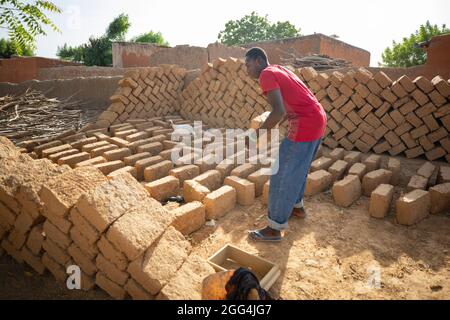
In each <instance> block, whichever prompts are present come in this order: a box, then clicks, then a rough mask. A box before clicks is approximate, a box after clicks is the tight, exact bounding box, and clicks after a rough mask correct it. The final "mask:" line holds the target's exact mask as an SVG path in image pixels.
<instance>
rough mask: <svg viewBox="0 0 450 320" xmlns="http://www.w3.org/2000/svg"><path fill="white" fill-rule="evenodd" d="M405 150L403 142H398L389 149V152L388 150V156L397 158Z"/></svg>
mask: <svg viewBox="0 0 450 320" xmlns="http://www.w3.org/2000/svg"><path fill="white" fill-rule="evenodd" d="M406 149H407V148H406V146H405V144H404V143H403V142H400V143H399V144H398V145H395V146H393V147H392V148H391V150H389V154H390V155H391V156H397V155H399V154H400V153H402V152H403V151H405V150H406Z"/></svg>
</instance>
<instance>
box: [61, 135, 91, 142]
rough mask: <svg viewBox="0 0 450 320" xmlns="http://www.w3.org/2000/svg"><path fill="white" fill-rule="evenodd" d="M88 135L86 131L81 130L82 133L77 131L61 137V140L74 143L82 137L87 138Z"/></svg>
mask: <svg viewBox="0 0 450 320" xmlns="http://www.w3.org/2000/svg"><path fill="white" fill-rule="evenodd" d="M85 138H86V135H85V134H84V132H80V133H76V134H73V135H70V136H67V137H64V138H61V141H62V142H64V143H72V142H75V141H78V140H81V139H85Z"/></svg>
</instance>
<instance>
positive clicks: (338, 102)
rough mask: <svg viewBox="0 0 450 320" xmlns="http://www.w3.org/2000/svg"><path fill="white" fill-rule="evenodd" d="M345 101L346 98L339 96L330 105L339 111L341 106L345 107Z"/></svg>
mask: <svg viewBox="0 0 450 320" xmlns="http://www.w3.org/2000/svg"><path fill="white" fill-rule="evenodd" d="M347 101H348V97H346V96H345V95H341V96H340V97H339V98H337V99H336V100H334V101H333V103H332V105H333V107H335V108H336V109H339V108H341V107H342V106H343V105H345V104H346V103H347Z"/></svg>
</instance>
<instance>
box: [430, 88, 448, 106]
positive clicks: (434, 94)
mask: <svg viewBox="0 0 450 320" xmlns="http://www.w3.org/2000/svg"><path fill="white" fill-rule="evenodd" d="M428 97H429V98H430V99H431V101H432V102H433V104H434V105H435V106H437V107H440V106H442V105H444V104H445V103H446V102H447V99H445V97H444V96H442V95H441V94H440V93H439V92H438V91H437V90H433V91H431V92H430V93H429V94H428Z"/></svg>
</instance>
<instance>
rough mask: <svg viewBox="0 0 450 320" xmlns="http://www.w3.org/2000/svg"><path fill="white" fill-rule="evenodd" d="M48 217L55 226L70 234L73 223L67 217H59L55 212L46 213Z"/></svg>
mask: <svg viewBox="0 0 450 320" xmlns="http://www.w3.org/2000/svg"><path fill="white" fill-rule="evenodd" d="M46 218H47V219H48V221H50V222H51V223H52V224H53V225H54V226H55V227H57V228H58V229H59V230H60V231H61V232H62V233H64V234H69V230H70V228H71V227H72V223H70V221H69V220H67V218H66V217H64V218H62V217H58V216H56V215H53V214H46Z"/></svg>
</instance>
